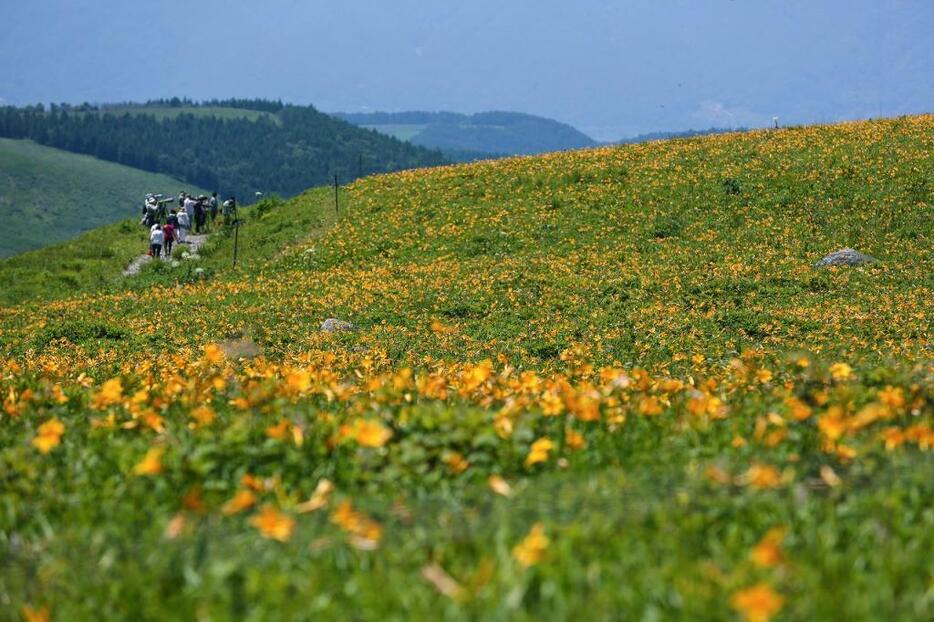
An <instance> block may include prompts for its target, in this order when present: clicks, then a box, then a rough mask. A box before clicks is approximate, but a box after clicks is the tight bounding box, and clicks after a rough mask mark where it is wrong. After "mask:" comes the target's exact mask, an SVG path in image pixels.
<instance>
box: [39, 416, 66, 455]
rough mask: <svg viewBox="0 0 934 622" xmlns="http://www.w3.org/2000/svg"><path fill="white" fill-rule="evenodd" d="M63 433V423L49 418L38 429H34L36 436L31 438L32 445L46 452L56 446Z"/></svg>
mask: <svg viewBox="0 0 934 622" xmlns="http://www.w3.org/2000/svg"><path fill="white" fill-rule="evenodd" d="M64 433H65V424H64V423H62V422H61V421H59V420H58V419H49V420H48V421H46V422H45V423H43V424H42V425H40V426H39V429H38V430H37V431H36V437H35V438H34V439H32V445H33V447H35V448H36V449H38V450H39V451H40V452H41V453H43V454H47V453H49V452H50V451H52V450H53V449H55V448H56V447H58V445H59V443H61V438H62V435H63V434H64Z"/></svg>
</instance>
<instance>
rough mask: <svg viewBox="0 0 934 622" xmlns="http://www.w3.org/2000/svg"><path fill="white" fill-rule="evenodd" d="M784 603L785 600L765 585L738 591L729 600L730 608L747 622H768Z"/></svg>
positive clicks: (758, 584)
mask: <svg viewBox="0 0 934 622" xmlns="http://www.w3.org/2000/svg"><path fill="white" fill-rule="evenodd" d="M784 603H785V599H784V598H782V597H781V596H780V595H779V594H777V593H775V590H773V589H772V588H771V587H770V586H769V585H767V584H765V583H757V584H756V585H754V586H752V587H749V588H746V589H745V590H740V591H739V592H736V593H734V594H733V596H732V598H730V606H731V607H732V608H733V609H735V610H736V611H738V612H739V613H740V614H741V615H742V616H743V619H744V620H746V621H747V622H768V621H769V619H771V617H772V616H773V615H775V614H776V613H778V612H779V611H780V610H781V608H782V605H783V604H784Z"/></svg>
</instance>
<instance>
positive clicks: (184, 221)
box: [178, 210, 191, 244]
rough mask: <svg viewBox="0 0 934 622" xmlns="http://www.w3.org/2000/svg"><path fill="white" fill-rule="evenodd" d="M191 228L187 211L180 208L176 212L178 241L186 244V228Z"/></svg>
mask: <svg viewBox="0 0 934 622" xmlns="http://www.w3.org/2000/svg"><path fill="white" fill-rule="evenodd" d="M190 228H191V221H190V220H189V219H188V212H186V211H185V210H182V211H180V212H179V213H178V243H179V244H188V229H190Z"/></svg>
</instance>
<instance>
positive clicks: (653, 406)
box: [639, 395, 662, 417]
mask: <svg viewBox="0 0 934 622" xmlns="http://www.w3.org/2000/svg"><path fill="white" fill-rule="evenodd" d="M639 413H640V414H642V415H645V416H646V417H654V416H655V415H660V414H662V405H661V404H660V403H659V401H658V398H657V397H655V396H653V395H645V396H643V397H642V398H641V399H640V400H639Z"/></svg>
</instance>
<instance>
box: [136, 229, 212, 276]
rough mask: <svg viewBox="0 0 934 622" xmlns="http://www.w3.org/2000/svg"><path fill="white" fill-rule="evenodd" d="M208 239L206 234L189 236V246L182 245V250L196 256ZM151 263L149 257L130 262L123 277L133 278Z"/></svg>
mask: <svg viewBox="0 0 934 622" xmlns="http://www.w3.org/2000/svg"><path fill="white" fill-rule="evenodd" d="M207 239H208V236H207V235H206V234H205V235H189V236H188V244H181V245H180V246H181V248H184V249H186V250H187V251H188V252H189V253H191V254H192V255H194V254H196V253H197V252H198V251H199V250H200V249H201V247H202V246H204V243H205V242H206V241H207ZM178 246H179V244H178V243H176V247H178ZM150 261H152V257H150V256H149V255H140V256H139V257H137V258H136V259H134V260H133V261H131V262H130V265H129V266H127V267H126V270H124V271H123V276H133V275H135V274H139V271H140V270H142V269H143V266H145V265H146V264H147V263H149V262H150ZM161 261H169V258H168V257H165V256H164V255H163V257H162V259H161Z"/></svg>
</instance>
